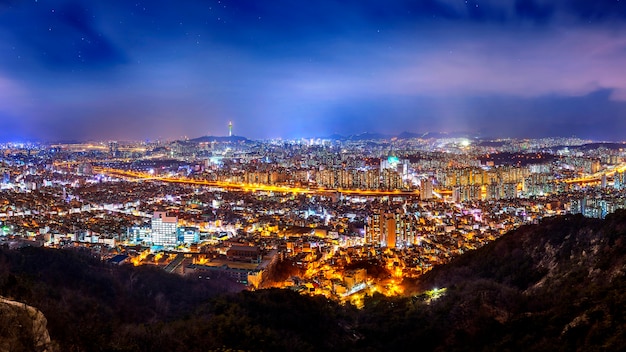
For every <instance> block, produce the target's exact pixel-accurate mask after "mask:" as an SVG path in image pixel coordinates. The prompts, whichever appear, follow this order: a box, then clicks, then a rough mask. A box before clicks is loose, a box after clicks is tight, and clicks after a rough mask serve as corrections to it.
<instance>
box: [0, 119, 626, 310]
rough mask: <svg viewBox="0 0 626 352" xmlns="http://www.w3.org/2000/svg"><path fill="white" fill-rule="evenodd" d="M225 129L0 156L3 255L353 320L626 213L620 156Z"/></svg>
mask: <svg viewBox="0 0 626 352" xmlns="http://www.w3.org/2000/svg"><path fill="white" fill-rule="evenodd" d="M227 128H228V130H227V131H228V136H227V137H210V136H205V137H199V138H196V139H190V140H176V141H169V142H167V141H156V142H149V143H147V142H118V141H106V142H91V143H74V144H21V143H16V144H14V143H7V144H3V145H2V149H1V150H2V157H1V159H0V162H1V165H2V168H1V170H2V173H1V174H2V185H1V187H2V192H1V193H0V197H1V200H2V202H1V203H0V221H1V223H0V226H1V227H0V229H1V230H2V232H1V233H0V235H1V236H0V241H2V243H4V244H7V245H8V246H9V247H10V248H18V247H20V246H45V247H53V248H87V249H88V250H89V251H91V253H92V254H93V255H94V256H97V257H98V258H100V259H101V260H102V261H106V262H109V263H114V264H119V265H121V264H124V263H129V264H132V265H135V266H139V265H150V266H156V267H159V268H162V269H163V270H164V271H166V272H169V273H175V274H178V275H183V276H190V277H197V279H198V280H209V279H211V278H217V277H225V278H228V279H229V280H231V281H232V282H233V283H236V284H237V285H239V286H240V289H250V290H255V289H261V288H269V287H280V288H285V289H291V290H295V291H297V292H300V293H302V294H311V295H324V296H326V297H328V298H331V299H334V300H337V301H343V302H345V301H349V302H351V303H353V304H355V305H357V306H358V305H360V304H362V300H363V298H364V297H365V296H367V295H370V296H371V295H372V294H374V293H376V292H378V293H382V294H384V295H388V296H398V295H403V294H405V293H406V294H409V293H410V292H411V285H410V282H412V280H415V279H417V278H419V277H420V276H421V275H423V274H424V273H426V272H428V271H429V270H431V269H432V268H433V267H434V266H436V265H441V264H444V263H447V262H449V261H450V260H451V259H453V258H455V257H457V256H459V255H461V254H463V253H465V252H467V251H471V250H475V249H477V248H480V247H482V246H484V245H485V244H487V243H490V242H492V241H494V240H495V239H497V238H499V237H500V236H501V235H503V234H505V233H507V232H509V231H511V230H513V229H516V228H518V227H520V226H523V225H528V224H537V223H539V222H540V221H541V220H542V219H543V218H546V217H553V216H557V215H565V214H583V215H584V216H585V217H590V218H599V219H602V218H605V217H606V216H607V214H610V213H613V212H615V211H616V210H617V209H623V208H626V196H625V192H626V144H625V143H608V142H600V143H599V142H594V141H591V140H583V139H580V138H576V137H570V138H542V139H497V140H482V139H477V138H473V137H449V136H435V137H429V136H427V135H425V136H417V135H415V136H413V135H411V136H409V135H408V134H407V135H406V136H403V137H400V138H399V137H391V138H382V139H381V138H378V139H369V138H370V136H359V138H356V137H354V138H346V139H319V138H318V139H298V140H266V141H254V140H248V139H246V138H244V137H239V136H234V135H233V130H232V128H233V124H232V123H229V124H228V126H227ZM224 129H225V131H226V127H225V128H224ZM405 290H407V292H405Z"/></svg>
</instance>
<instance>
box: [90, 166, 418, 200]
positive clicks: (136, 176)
mask: <svg viewBox="0 0 626 352" xmlns="http://www.w3.org/2000/svg"><path fill="white" fill-rule="evenodd" d="M93 170H94V172H97V173H100V174H103V175H109V176H116V177H123V178H128V179H132V180H141V181H151V180H153V181H161V182H170V183H184V184H192V185H200V186H209V187H216V188H224V189H231V190H241V191H248V192H259V191H260V192H281V193H296V194H320V195H331V194H335V193H341V194H346V195H354V196H373V197H381V196H405V197H406V196H414V197H415V196H419V194H420V193H419V190H414V191H401V190H393V191H380V190H359V189H328V188H321V187H320V188H302V187H296V186H275V185H263V184H249V183H238V182H225V181H208V180H195V179H190V178H177V177H162V176H155V175H151V174H148V173H143V172H135V171H126V170H119V169H109V168H103V167H94V168H93Z"/></svg>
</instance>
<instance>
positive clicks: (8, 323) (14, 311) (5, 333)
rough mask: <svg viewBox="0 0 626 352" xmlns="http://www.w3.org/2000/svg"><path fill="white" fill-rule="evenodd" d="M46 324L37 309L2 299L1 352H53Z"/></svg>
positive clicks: (44, 318)
mask: <svg viewBox="0 0 626 352" xmlns="http://www.w3.org/2000/svg"><path fill="white" fill-rule="evenodd" d="M46 324H47V321H46V317H45V316H44V315H43V313H41V312H40V311H39V310H37V309H36V308H33V307H31V306H29V305H27V304H24V303H20V302H16V301H12V300H9V299H6V298H3V297H0V352H5V351H6V352H9V351H11V352H15V351H38V352H44V351H46V352H50V351H52V350H53V348H52V344H51V341H50V335H49V334H48V329H47V328H46Z"/></svg>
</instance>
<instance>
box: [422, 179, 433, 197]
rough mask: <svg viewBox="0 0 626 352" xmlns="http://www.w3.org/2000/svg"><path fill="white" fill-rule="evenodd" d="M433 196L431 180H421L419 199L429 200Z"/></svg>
mask: <svg viewBox="0 0 626 352" xmlns="http://www.w3.org/2000/svg"><path fill="white" fill-rule="evenodd" d="M432 197H433V182H432V181H431V180H422V189H421V190H420V199H421V200H429V199H431V198H432Z"/></svg>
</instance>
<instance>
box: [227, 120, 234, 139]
mask: <svg viewBox="0 0 626 352" xmlns="http://www.w3.org/2000/svg"><path fill="white" fill-rule="evenodd" d="M232 136H233V122H232V121H229V122H228V137H232Z"/></svg>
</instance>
